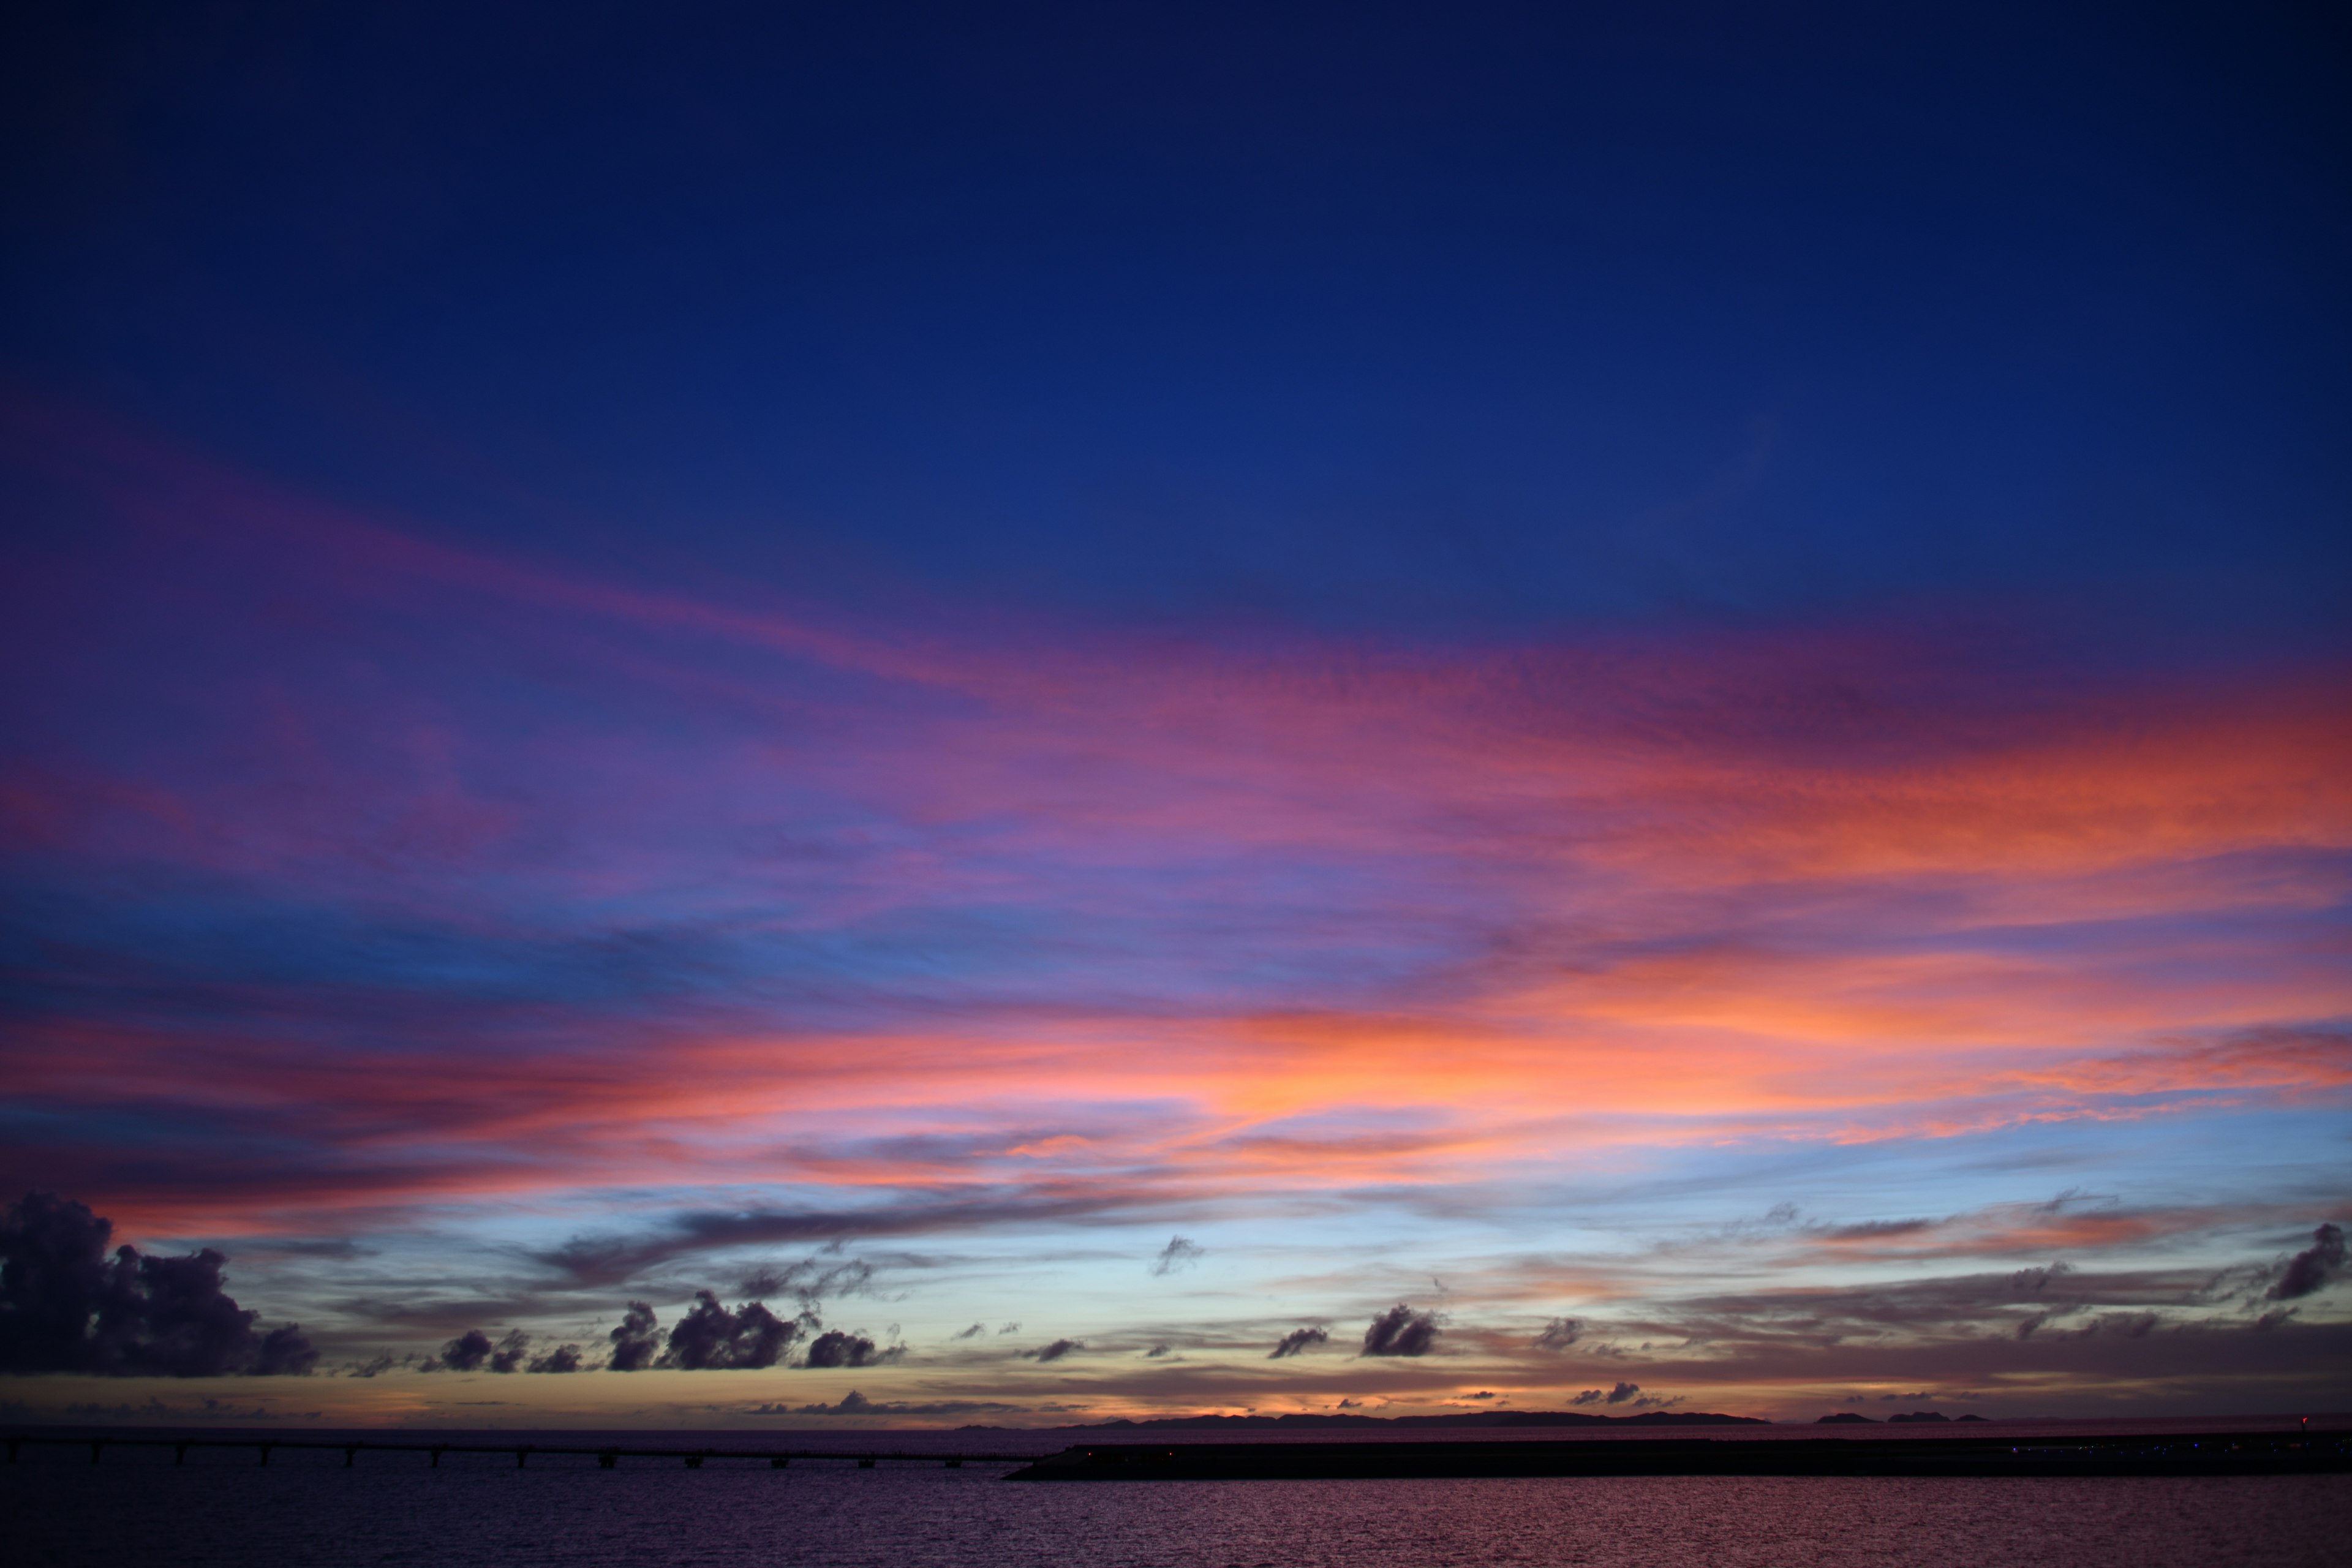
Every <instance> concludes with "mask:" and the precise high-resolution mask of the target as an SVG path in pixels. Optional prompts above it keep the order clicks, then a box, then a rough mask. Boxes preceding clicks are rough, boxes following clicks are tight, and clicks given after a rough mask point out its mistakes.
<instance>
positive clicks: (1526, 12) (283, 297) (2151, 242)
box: [0, 5, 2352, 651]
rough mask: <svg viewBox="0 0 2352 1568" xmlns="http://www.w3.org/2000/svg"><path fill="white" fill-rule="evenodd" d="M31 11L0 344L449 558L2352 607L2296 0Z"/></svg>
mask: <svg viewBox="0 0 2352 1568" xmlns="http://www.w3.org/2000/svg"><path fill="white" fill-rule="evenodd" d="M59 9H60V10H61V11H62V10H64V9H66V8H59ZM16 27H17V29H18V42H17V44H16V46H14V47H11V48H10V50H9V51H8V52H9V53H10V54H11V55H12V56H14V57H15V60H16V63H15V64H14V66H12V67H11V69H12V71H14V72H15V73H16V75H15V79H14V81H13V84H12V85H11V87H10V88H9V89H8V92H7V94H6V96H7V98H8V99H9V100H11V102H12V103H13V104H14V105H15V107H14V108H12V109H11V110H10V111H9V112H10V116H11V123H10V127H9V129H8V131H7V133H6V140H7V142H8V143H9V145H10V147H11V149H12V152H11V153H10V157H9V165H8V174H9V179H8V185H7V197H6V203H5V220H6V223H7V230H6V250H7V253H8V261H7V264H6V266H7V274H6V276H7V297H8V304H7V307H6V311H5V318H0V321H5V325H0V345H5V346H4V347H0V352H5V361H6V368H7V372H8V374H9V375H10V376H11V377H12V379H14V380H15V382H16V384H17V385H18V387H19V389H20V390H24V391H28V392H29V393H31V394H32V395H37V396H40V397H55V396H66V397H69V398H72V399H74V400H77V401H79V402H80V403H82V404H84V405H89V406H90V407H93V408H95V409H96V410H98V411H100V412H101V413H103V414H105V415H107V416H114V417H127V418H130V419H131V420H134V421H136V422H138V423H140V424H142V425H143V426H146V427H148V428H149V429H151V430H152V431H156V432H159V433H162V434H165V435H168V436H171V437H177V438H180V439H183V440H185V441H187V442H189V443H190V444H192V445H194V446H197V447H202V448H205V449H207V450H210V451H212V452H215V453H216V454H221V455H226V456H227V457H229V458H232V459H234V460H236V461H238V462H241V463H244V464H246V465H248V466H249V467H251V468H255V469H257V470H260V471H266V472H268V473H271V474H273V475H276V476H278V477H280V478H283V479H291V480H294V481H297V482H301V483H307V484H312V485H316V486H318V487H320V488H322V489H328V490H331V491H332V492H334V493H337V494H339V495H341V496H342V497H344V498H346V499H348V500H356V501H361V502H364V503H366V504H371V505H378V506H383V507H387V508H392V509H396V510H401V511H404V512H405V513H407V514H409V515H411V516H415V517H419V518H424V519H426V520H429V526H430V527H432V528H435V529H437V530H441V531H447V532H449V533H451V534H453V535H467V536H473V537H475V538H479V539H490V540H497V541H501V542H506V543H509V544H516V545H520V546H522V547H525V548H528V549H530V550H531V551H533V552H540V553H559V554H562V555H564V556H566V557H572V558H587V559H591V560H597V561H604V562H607V563H612V564H614V565H615V566H618V567H622V568H624V569H627V570H631V571H637V572H644V573H649V574H653V575H654V576H656V577H660V578H673V579H676V580H679V581H692V582H697V583H710V582H717V583H724V582H727V581H730V580H737V579H740V578H743V577H747V576H748V577H749V578H750V579H751V580H753V581H760V582H764V583H766V584H771V585H772V586H775V587H779V588H782V589H784V590H786V591H788V592H792V593H793V594H795V595H803V596H810V597H821V598H824V599H827V600H831V601H835V602H840V601H844V600H856V599H859V598H864V597H869V596H872V597H882V598H895V597H899V596H903V595H908V594H912V595H917V596H922V595H951V596H954V597H957V598H969V597H971V596H972V595H979V596H981V597H982V598H984V599H987V600H988V601H990V602H992V603H998V604H1009V605H1014V606H1020V605H1045V606H1051V607H1053V608H1055V610H1056V611H1058V612H1060V613H1073V612H1075V613H1079V614H1087V615H1095V614H1099V615H1102V616H1107V617H1109V618H1112V619H1119V620H1124V619H1128V618H1131V617H1134V616H1173V617H1176V618H1179V619H1182V620H1187V621H1191V620H1197V619H1199V618H1202V617H1209V618H1212V619H1222V618H1238V619H1241V620H1244V621H1262V620H1263V621H1273V622H1276V623H1285V622H1297V621H1305V622H1308V623H1312V624H1317V625H1320V626H1328V627H1333V628H1338V629H1343V630H1350V631H1368V632H1378V633H1382V634H1388V635H1399V634H1403V635H1412V634H1417V633H1423V632H1426V633H1432V634H1438V635H1447V636H1454V635H1462V634H1465V633H1467V634H1472V635H1478V634H1482V633H1486V632H1495V633H1499V634H1502V635H1507V636H1514V637H1517V636H1525V635H1535V636H1538V637H1542V636H1545V635H1548V634H1550V633H1555V632H1569V631H1573V630H1575V629H1578V628H1580V627H1583V626H1591V624H1593V623H1594V622H1595V621H1596V620H1599V621H1605V622H1618V621H1622V620H1625V619H1627V618H1634V619H1644V618H1648V617H1652V616H1666V617H1668V618H1670V619H1675V620H1681V619H1687V618H1692V617H1696V618H1701V619H1709V618H1718V617H1728V618H1732V619H1736V620H1749V619H1756V618H1761V619H1765V620H1778V619H1784V618H1787V617H1790V616H1798V617H1802V616H1810V615H1814V614H1818V613H1822V612H1831V613H1837V614H1850V613H1853V612H1854V611H1856V610H1860V611H1863V612H1864V613H1871V612H1874V611H1883V610H1884V609H1885V606H1887V605H1910V604H1916V603H1921V602H1927V603H1932V604H1937V605H1947V606H1948V605H1953V604H1956V603H1958V604H1965V605H1972V606H1974V605H1983V604H1987V603H1990V604H1992V605H1996V606H1998V607H2000V609H2002V610H2003V611H2004V612H2007V611H2017V612H2019V613H2021V614H2022V615H2023V616H2026V617H2027V618H2028V619H2032V620H2038V621H2042V622H2045V623H2048V624H2050V625H2064V626H2074V625H2079V624H2084V623H2087V624H2090V625H2092V626H2094V628H2095V631H2096V632H2097V633H2098V635H2100V636H2102V637H2107V636H2115V635H2117V634H2123V635H2126V636H2128V637H2131V638H2132V639H2133V640H2135V641H2144V640H2147V634H2148V633H2149V631H2150V629H2151V628H2160V629H2159V630H2158V633H2157V636H2156V637H2155V639H2154V640H2156V641H2158V642H2159V643H2161V642H2176V643H2177V642H2179V641H2180V640H2182V639H2187V640H2189V641H2190V642H2195V643H2197V644H2199V645H2200V646H2202V647H2207V648H2208V650H2209V651H2210V647H2212V646H2213V645H2215V644H2216V643H2218V644H2219V645H2221V646H2223V647H2228V646H2232V645H2236V644H2240V643H2242V642H2243V641H2245V640H2246V639H2248V638H2252V637H2259V638H2261V639H2263V640H2269V639H2273V638H2276V637H2285V638H2286V639H2288V640H2289V641H2294V642H2307V641H2308V640H2309V639H2311V638H2313V637H2319V638H2322V639H2323V640H2325V639H2327V638H2329V637H2332V635H2333V634H2332V626H2333V624H2334V623H2335V622H2336V620H2338V619H2339V618H2340V617H2341V616H2342V612H2343V609H2344V607H2345V606H2344V595H2343V583H2344V581H2345V577H2346V572H2345V568H2346V564H2347V563H2346V559H2345V548H2344V537H2345V529H2344V527H2343V520H2344V519H2345V517H2346V515H2347V500H2352V483H2347V481H2352V465H2347V456H2346V449H2345V442H2344V432H2345V430H2346V429H2347V428H2352V398H2348V397H2347V393H2352V331H2347V327H2352V295H2347V290H2346V289H2345V288H2344V287H2343V283H2342V279H2344V277H2346V276H2347V275H2352V215H2347V146H2348V145H2352V143H2347V109H2346V105H2347V103H2352V94H2347V92H2346V91H2345V88H2346V73H2345V64H2346V58H2347V56H2346V50H2345V41H2344V36H2343V33H2342V30H2341V29H2340V28H2335V27H2331V26H2328V24H2327V19H2326V16H2325V13H2324V10H2323V8H2320V7H2314V6H2303V7H2292V6H2289V7H2273V8H2262V7H2256V8H2252V9H2249V8H2246V7H2242V6H2230V7H2221V6H2210V7H2204V8H2200V9H2189V10H2183V9H2180V8H2166V9H2157V8H2149V7H2121V6H2118V7H2112V8H2108V9H2105V10H2104V11H2094V10H2084V9H2080V8H2053V7H2019V8H2013V9H2011V11H2010V12H2009V13H2008V14H2006V15H2003V14H1999V12H1998V11H1994V12H1988V11H1986V10H1985V9H1984V8H1980V7H1965V8H1962V7H1951V8H1943V9H1941V10H1940V11H1939V12H1935V13H1931V12H1929V11H1928V10H1927V9H1925V8H1918V7H1887V6H1852V7H1833V6H1832V7H1822V6H1772V7H1760V8H1759V7H1720V8H1717V7H1704V6H1676V7H1660V6H1646V5H1645V6H1622V7H1611V8H1584V10H1583V13H1582V14H1578V13H1576V12H1572V11H1570V10H1569V8H1564V7H1558V6H1528V7H1510V6H1500V7H1498V6H1478V7H1466V8H1465V7H1458V6H1447V7H1442V8H1441V7H1429V6H1422V7H1401V8H1391V9H1386V10H1382V9H1376V8H1371V7H1366V6H1361V5H1349V6H1333V7H1328V8H1319V9H1318V8H1315V7H1307V6H1297V5H1290V6H1276V7H1265V6H1243V7H1233V8H1225V9H1216V8H1209V7H1199V6H1188V7H1140V6H1130V5H1118V6H1066V7H1032V6H1021V7H1014V6H989V7H980V8H940V9H939V10H936V11H933V10H927V9H921V8H907V7H896V6H876V5H856V6H837V7H810V6H796V7H787V8H781V9H780V8H773V7H743V8H740V10H735V11H731V12H730V11H729V10H727V9H724V8H702V9H699V10H696V11H691V12H689V13H687V14H680V13H679V12H677V11H676V10H674V9H670V8H654V7H631V6H618V5H583V6H562V7H525V6H499V7H487V8H486V7H431V6H420V7H404V8H402V10H401V14H400V15H398V16H383V15H369V14H365V13H362V12H354V11H350V10H346V9H343V8H336V9H334V10H333V11H331V13H323V14H322V13H320V12H318V11H316V10H315V9H311V8H299V7H298V8H285V7H272V6H195V7H187V6H127V7H124V6H97V7H73V8H70V15H69V16H58V15H52V16H48V17H47V18H36V19H34V20H33V21H32V22H31V23H30V24H29V25H28V24H27V23H26V22H25V21H24V20H22V19H20V20H19V22H18V23H17V24H16ZM27 32H29V33H30V34H32V35H33V37H31V39H30V40H29V41H27V39H26V33H27ZM44 515H46V514H44Z"/></svg>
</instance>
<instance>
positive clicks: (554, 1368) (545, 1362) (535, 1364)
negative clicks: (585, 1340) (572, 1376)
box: [523, 1345, 581, 1372]
mask: <svg viewBox="0 0 2352 1568" xmlns="http://www.w3.org/2000/svg"><path fill="white" fill-rule="evenodd" d="M523 1370H524V1371H525V1372H578V1371H580V1370H581V1361H580V1347H579V1346H578V1345H558V1346H556V1347H555V1348H554V1349H553V1350H551V1351H548V1352H544V1353H543V1354H541V1355H535V1356H533V1357H531V1358H530V1365H528V1366H526V1367H524V1368H523Z"/></svg>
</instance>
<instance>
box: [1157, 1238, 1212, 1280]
mask: <svg viewBox="0 0 2352 1568" xmlns="http://www.w3.org/2000/svg"><path fill="white" fill-rule="evenodd" d="M1207 1252H1208V1248H1206V1247H1202V1246H1200V1245H1199V1244H1197V1243H1195V1242H1193V1241H1192V1240H1191V1239H1189V1238H1187V1237H1181V1236H1171V1237H1169V1238H1168V1245H1167V1246H1165V1247H1161V1248H1160V1255H1159V1256H1158V1257H1156V1258H1153V1259H1152V1260H1151V1272H1152V1273H1153V1274H1155V1275H1166V1274H1173V1273H1175V1272H1176V1271H1177V1270H1178V1269H1180V1268H1192V1266H1193V1265H1194V1264H1196V1263H1198V1262H1200V1261H1201V1259H1202V1257H1203V1256H1205V1255H1206V1253H1207Z"/></svg>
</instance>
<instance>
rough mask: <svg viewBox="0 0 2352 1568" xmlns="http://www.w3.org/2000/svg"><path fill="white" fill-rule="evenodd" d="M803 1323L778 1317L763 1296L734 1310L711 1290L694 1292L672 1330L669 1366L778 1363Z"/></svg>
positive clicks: (729, 1367) (664, 1361)
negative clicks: (683, 1314) (759, 1300)
mask: <svg viewBox="0 0 2352 1568" xmlns="http://www.w3.org/2000/svg"><path fill="white" fill-rule="evenodd" d="M799 1332H800V1328H799V1326H798V1325H797V1324H795V1323H792V1322H788V1321H785V1320H783V1319H782V1318H779V1317H777V1316H776V1315H775V1314H774V1313H773V1312H771V1311H770V1310H768V1309H767V1308H766V1307H765V1306H763V1305H762V1304H761V1303H760V1302H758V1301H746V1302H745V1303H744V1304H743V1305H741V1306H740V1307H738V1308H736V1309H735V1310H733V1311H731V1312H730V1311H729V1310H727V1309H726V1308H724V1307H722V1306H720V1305H719V1298H718V1297H717V1296H715V1295H713V1294H712V1293H711V1292H709V1291H708V1290H697V1291H696V1292H695V1293H694V1306H693V1308H692V1310H689V1311H688V1313H687V1314H686V1316H685V1317H683V1318H680V1319H679V1320H678V1321H677V1325H676V1326H675V1327H673V1328H672V1329H671V1330H670V1331H669V1348H668V1349H667V1350H666V1351H664V1352H662V1357H661V1363H660V1364H661V1365H663V1366H674V1367H680V1368H683V1369H685V1370H686V1371H688V1372H729V1371H736V1370H740V1369H744V1368H751V1367H763V1366H773V1365H775V1364H776V1363H777V1362H778V1361H780V1360H782V1357H783V1353H784V1351H785V1350H786V1348H787V1347H789V1346H790V1345H791V1344H792V1342H793V1339H794V1338H795V1337H796V1336H797V1335H798V1334H799Z"/></svg>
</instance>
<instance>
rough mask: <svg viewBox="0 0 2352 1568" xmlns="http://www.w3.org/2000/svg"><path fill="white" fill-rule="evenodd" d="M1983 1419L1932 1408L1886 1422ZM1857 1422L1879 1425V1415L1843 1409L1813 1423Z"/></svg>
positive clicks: (1897, 1416)
mask: <svg viewBox="0 0 2352 1568" xmlns="http://www.w3.org/2000/svg"><path fill="white" fill-rule="evenodd" d="M1983 1419H1984V1417H1983V1416H1981V1415H1958V1416H1952V1415H1937V1414H1936V1412H1934V1411H1932V1410H1914V1411H1913V1412H1911V1414H1910V1415H1890V1416H1888V1417H1887V1418H1886V1422H1887V1425H1889V1426H1900V1425H1902V1424H1903V1423H1905V1422H1906V1421H1950V1422H1953V1423H1954V1424H1956V1425H1957V1424H1958V1422H1961V1421H1981V1420H1983ZM1856 1422H1862V1423H1864V1424H1866V1425H1869V1426H1877V1425H1878V1417H1877V1416H1875V1415H1864V1414H1863V1413H1862V1412H1861V1411H1859V1410H1841V1411H1839V1412H1838V1413H1837V1414H1836V1415H1824V1416H1822V1418H1821V1419H1820V1420H1819V1421H1816V1422H1814V1423H1813V1425H1814V1426H1852V1425H1853V1424H1854V1423H1856Z"/></svg>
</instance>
